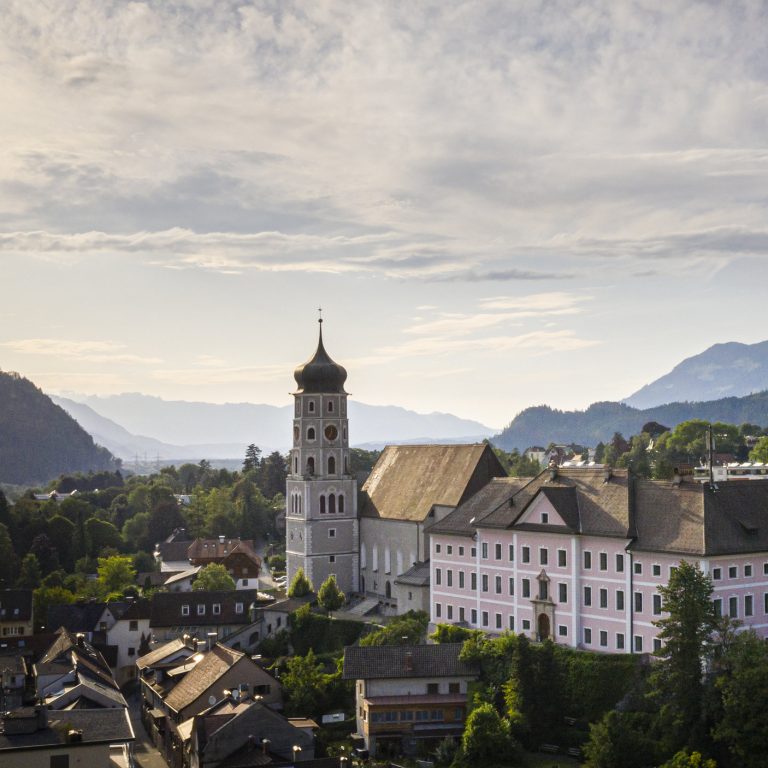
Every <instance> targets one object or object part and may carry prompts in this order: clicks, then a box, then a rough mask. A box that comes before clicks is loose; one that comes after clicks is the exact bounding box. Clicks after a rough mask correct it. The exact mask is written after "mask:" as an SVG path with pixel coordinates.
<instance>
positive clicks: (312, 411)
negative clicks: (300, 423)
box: [308, 400, 315, 413]
mask: <svg viewBox="0 0 768 768" xmlns="http://www.w3.org/2000/svg"><path fill="white" fill-rule="evenodd" d="M308 410H309V412H310V413H314V412H315V401H314V400H310V401H309V405H308Z"/></svg>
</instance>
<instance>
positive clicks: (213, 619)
mask: <svg viewBox="0 0 768 768" xmlns="http://www.w3.org/2000/svg"><path fill="white" fill-rule="evenodd" d="M237 603H242V604H243V610H242V613H237V611H236V604H237ZM251 603H256V605H257V606H258V605H259V593H258V591H257V590H255V589H238V590H236V591H235V590H232V591H229V592H204V591H202V590H201V591H192V592H155V594H154V595H152V607H151V613H150V618H149V626H150V627H153V628H154V627H179V626H181V627H208V626H220V625H221V626H223V625H227V624H250V622H251V619H250V614H249V611H248V608H249V606H250V605H251ZM182 605H188V606H189V615H188V616H182V614H181V606H182ZM198 605H204V606H205V613H204V614H203V615H198V613H197V606H198ZM214 605H220V606H221V613H217V614H214V612H213V606H214Z"/></svg>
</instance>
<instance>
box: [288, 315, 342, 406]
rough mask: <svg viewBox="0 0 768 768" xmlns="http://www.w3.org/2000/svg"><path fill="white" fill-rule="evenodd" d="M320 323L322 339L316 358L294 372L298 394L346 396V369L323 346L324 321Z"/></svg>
mask: <svg viewBox="0 0 768 768" xmlns="http://www.w3.org/2000/svg"><path fill="white" fill-rule="evenodd" d="M318 322H319V323H320V338H319V340H318V342H317V350H316V352H315V354H314V356H313V357H312V358H311V359H309V360H307V362H306V363H304V364H303V365H300V366H299V367H298V368H297V369H296V370H295V371H294V372H293V378H294V379H296V384H297V385H298V389H297V391H296V394H302V393H303V394H314V393H319V394H340V395H346V394H347V393H346V392H345V391H344V382H345V381H346V380H347V371H346V369H345V368H344V367H343V366H341V365H339V364H338V363H335V362H334V361H333V360H331V358H330V356H329V355H328V353H327V352H326V351H325V347H324V346H323V321H322V319H321V320H319V321H318Z"/></svg>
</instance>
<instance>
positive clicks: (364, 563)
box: [360, 541, 368, 592]
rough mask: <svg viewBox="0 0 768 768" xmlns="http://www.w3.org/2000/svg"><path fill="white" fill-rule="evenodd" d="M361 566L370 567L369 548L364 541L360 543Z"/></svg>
mask: <svg viewBox="0 0 768 768" xmlns="http://www.w3.org/2000/svg"><path fill="white" fill-rule="evenodd" d="M360 567H361V568H367V567H368V549H367V547H366V546H365V542H364V541H363V542H362V543H361V544H360ZM362 591H363V592H365V590H362Z"/></svg>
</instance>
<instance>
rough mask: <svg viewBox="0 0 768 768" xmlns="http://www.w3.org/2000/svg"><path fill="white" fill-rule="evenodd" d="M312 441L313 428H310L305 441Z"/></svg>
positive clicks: (313, 435)
mask: <svg viewBox="0 0 768 768" xmlns="http://www.w3.org/2000/svg"><path fill="white" fill-rule="evenodd" d="M314 439H315V428H314V427H310V428H309V429H308V430H307V440H314Z"/></svg>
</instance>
